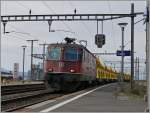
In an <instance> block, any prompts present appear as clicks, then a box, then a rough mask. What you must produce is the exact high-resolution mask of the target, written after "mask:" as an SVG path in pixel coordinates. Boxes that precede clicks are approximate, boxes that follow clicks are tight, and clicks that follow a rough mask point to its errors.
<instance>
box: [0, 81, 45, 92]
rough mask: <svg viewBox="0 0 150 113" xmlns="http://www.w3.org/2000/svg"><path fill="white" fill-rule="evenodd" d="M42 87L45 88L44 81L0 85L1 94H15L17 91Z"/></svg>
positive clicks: (28, 90)
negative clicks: (39, 82)
mask: <svg viewBox="0 0 150 113" xmlns="http://www.w3.org/2000/svg"><path fill="white" fill-rule="evenodd" d="M44 89H45V85H44V83H41V84H22V85H8V86H1V95H9V94H17V93H23V92H30V91H37V90H44Z"/></svg>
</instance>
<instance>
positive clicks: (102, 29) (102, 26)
mask: <svg viewBox="0 0 150 113" xmlns="http://www.w3.org/2000/svg"><path fill="white" fill-rule="evenodd" d="M101 30H102V34H103V20H102V28H101Z"/></svg>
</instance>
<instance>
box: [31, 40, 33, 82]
mask: <svg viewBox="0 0 150 113" xmlns="http://www.w3.org/2000/svg"><path fill="white" fill-rule="evenodd" d="M31 80H33V41H31Z"/></svg>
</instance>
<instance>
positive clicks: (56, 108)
mask: <svg viewBox="0 0 150 113" xmlns="http://www.w3.org/2000/svg"><path fill="white" fill-rule="evenodd" d="M116 86H117V84H116V83H113V84H110V85H106V86H105V87H101V88H97V89H96V90H94V91H91V90H93V89H88V90H84V91H80V92H78V93H74V94H71V95H69V96H66V97H63V98H60V99H56V100H49V101H47V102H45V103H44V102H43V103H41V104H37V105H33V106H29V107H27V108H26V110H27V111H30V112H49V111H51V112H144V111H145V109H146V103H145V102H144V101H142V100H140V101H139V100H129V99H125V98H124V99H119V98H117V97H116V96H115V95H114V90H115V88H116ZM87 92H89V93H87ZM85 93H86V94H85ZM81 95H82V96H81ZM73 98H76V99H73Z"/></svg>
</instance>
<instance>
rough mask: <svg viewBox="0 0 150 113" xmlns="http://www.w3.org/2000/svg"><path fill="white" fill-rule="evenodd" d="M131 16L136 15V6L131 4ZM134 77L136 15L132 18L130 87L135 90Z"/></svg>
mask: <svg viewBox="0 0 150 113" xmlns="http://www.w3.org/2000/svg"><path fill="white" fill-rule="evenodd" d="M131 14H134V4H133V3H132V4H131ZM133 77H134V15H132V16H131V80H130V87H131V89H132V88H133Z"/></svg>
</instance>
